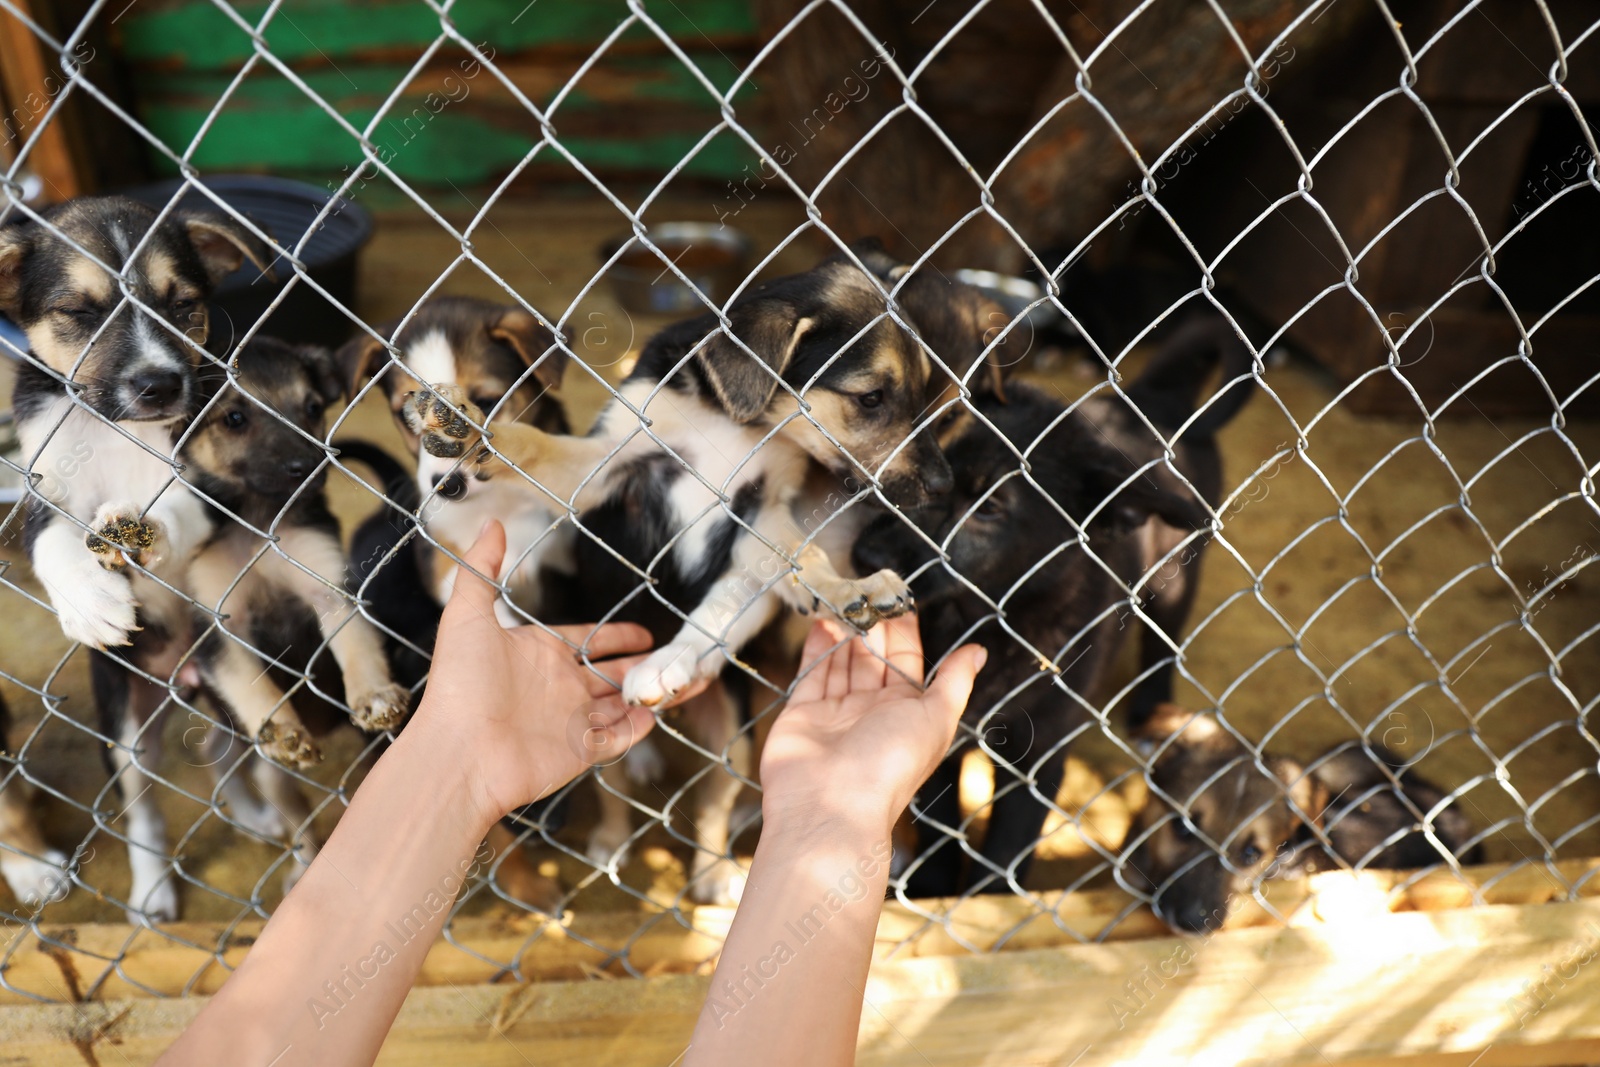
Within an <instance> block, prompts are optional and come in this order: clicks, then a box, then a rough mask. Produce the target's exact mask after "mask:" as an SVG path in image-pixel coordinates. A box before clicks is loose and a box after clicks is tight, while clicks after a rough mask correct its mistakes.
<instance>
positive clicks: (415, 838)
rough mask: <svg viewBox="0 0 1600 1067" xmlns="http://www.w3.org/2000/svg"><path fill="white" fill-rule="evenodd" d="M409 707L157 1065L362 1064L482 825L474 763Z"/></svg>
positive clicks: (468, 867) (467, 865)
mask: <svg viewBox="0 0 1600 1067" xmlns="http://www.w3.org/2000/svg"><path fill="white" fill-rule="evenodd" d="M426 711H428V709H423V710H419V712H418V713H417V716H416V721H414V722H413V724H412V726H411V727H409V728H408V729H407V730H406V732H405V733H404V734H402V735H401V736H400V738H399V740H398V741H397V742H396V743H395V745H394V746H393V747H392V748H391V749H390V750H389V751H388V752H387V753H385V754H384V756H383V757H382V758H381V759H380V760H379V761H378V764H377V766H376V767H374V768H373V771H372V773H371V774H370V775H369V776H368V777H367V780H366V781H365V782H364V783H363V784H362V786H361V788H360V790H358V791H357V793H356V795H355V798H354V800H353V801H352V802H351V805H350V809H349V810H348V811H347V812H345V814H344V817H343V818H342V819H341V820H340V822H339V826H338V828H337V829H336V830H335V831H334V833H333V836H332V837H331V838H330V840H329V841H328V844H327V847H326V848H324V849H323V850H322V852H321V854H320V855H319V856H318V857H317V859H316V861H315V862H314V863H313V864H312V865H311V867H310V869H309V870H308V871H307V872H306V874H305V877H304V878H302V879H301V880H300V884H299V885H297V886H296V887H295V890H294V892H292V893H290V894H289V896H288V897H287V898H286V899H285V900H284V902H283V904H282V905H281V906H280V907H279V909H278V911H277V912H276V913H275V914H274V915H273V917H272V920H271V921H270V922H269V923H268V924H267V926H266V929H265V930H264V931H263V933H262V936H261V938H260V940H259V941H257V942H256V944H255V945H254V946H253V947H252V949H251V951H250V955H249V956H248V957H247V958H246V960H245V962H244V964H243V965H241V966H240V968H239V970H238V972H237V973H236V974H234V975H233V976H232V977H231V978H230V979H229V980H228V982H227V984H226V985H224V986H223V988H222V990H221V992H219V993H218V994H217V995H216V997H215V998H213V1000H212V1002H211V1004H210V1005H208V1006H207V1008H206V1010H205V1011H204V1012H202V1013H201V1015H200V1017H199V1018H198V1019H197V1020H196V1021H195V1023H194V1025H193V1026H191V1027H190V1028H189V1030H188V1031H187V1032H186V1033H185V1034H184V1035H183V1037H182V1038H181V1039H180V1040H179V1041H178V1043H177V1044H175V1045H174V1046H173V1047H172V1048H171V1049H170V1050H169V1051H168V1052H167V1054H166V1056H165V1057H164V1058H163V1060H162V1061H161V1062H162V1063H164V1064H189V1063H196V1064H199V1063H205V1064H212V1063H237V1064H240V1065H242V1067H252V1065H255V1064H260V1065H261V1067H265V1065H266V1064H269V1063H271V1064H273V1065H274V1067H288V1065H290V1064H295V1063H307V1064H312V1063H314V1064H319V1065H340V1067H342V1065H346V1064H352V1065H353V1064H368V1063H371V1062H372V1060H373V1058H374V1057H375V1056H376V1055H377V1051H378V1048H379V1047H380V1046H381V1045H382V1043H383V1038H384V1035H385V1033H387V1031H388V1028H389V1025H390V1023H391V1022H392V1021H393V1019H394V1016H395V1014H396V1013H397V1012H398V1011H399V1009H400V1005H401V1003H402V1002H403V1001H404V999H405V996H406V993H407V991H409V990H410V988H411V984H412V982H413V981H414V980H415V978H416V975H417V972H418V971H419V970H420V969H421V966H422V960H423V958H424V956H426V954H427V951H428V948H429V946H430V945H431V944H432V943H433V941H434V939H435V937H436V936H437V935H438V932H439V930H440V928H441V927H442V926H443V924H444V921H445V918H446V917H447V915H448V913H449V910H450V904H451V902H452V901H453V900H454V898H455V896H456V893H457V892H458V891H459V890H460V888H461V886H462V884H463V882H464V881H465V880H466V879H467V878H468V877H469V876H470V875H472V874H475V873H477V871H478V870H479V869H481V865H482V863H483V860H484V858H485V857H483V856H481V855H479V854H478V852H477V850H478V849H479V846H480V842H481V841H482V838H483V834H484V833H485V831H486V830H487V829H488V821H487V819H486V817H485V815H484V814H483V813H482V810H481V801H480V799H479V795H478V790H477V788H476V786H475V784H474V783H473V781H472V780H471V778H470V775H471V774H472V773H473V769H474V761H473V760H472V759H471V758H469V756H468V754H465V753H460V752H456V751H454V750H453V748H452V747H451V746H452V744H453V742H452V741H451V739H450V736H449V731H447V730H444V729H441V728H437V727H435V725H434V722H435V720H434V717H433V716H432V715H429V714H425V712H426Z"/></svg>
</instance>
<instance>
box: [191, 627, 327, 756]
mask: <svg viewBox="0 0 1600 1067" xmlns="http://www.w3.org/2000/svg"><path fill="white" fill-rule="evenodd" d="M216 640H218V641H220V642H221V650H220V651H219V652H218V653H217V655H216V656H215V657H213V658H212V661H211V662H210V663H208V664H206V666H205V668H204V670H205V675H206V684H207V685H209V686H210V687H211V688H212V690H213V691H215V692H216V693H217V695H218V696H220V697H221V698H222V699H223V700H224V701H226V702H227V704H228V710H229V711H231V712H232V713H233V717H234V719H235V720H236V721H237V722H238V723H239V727H240V729H242V730H243V731H244V733H245V736H247V737H250V738H252V739H253V740H254V741H255V743H256V746H257V747H258V748H259V749H260V751H261V754H262V755H264V756H266V757H267V758H268V759H270V760H273V761H275V762H277V763H281V764H283V765H284V766H285V767H312V766H315V765H316V764H318V763H321V762H322V750H321V749H319V748H318V747H317V745H316V743H315V742H314V741H312V740H311V734H310V732H309V731H307V730H306V727H305V724H304V723H302V722H301V721H300V716H299V714H298V713H296V711H295V710H294V705H292V704H291V703H289V698H288V697H286V696H284V693H283V690H281V689H279V688H278V686H277V683H275V682H274V681H273V680H272V678H271V676H270V675H268V674H267V672H266V669H265V666H264V665H263V664H262V662H261V661H260V660H259V659H257V658H256V657H255V656H253V655H251V654H250V653H249V652H248V651H246V650H245V649H244V648H243V647H242V646H240V645H239V644H238V643H237V642H235V641H234V640H233V638H231V637H227V636H225V635H217V637H216Z"/></svg>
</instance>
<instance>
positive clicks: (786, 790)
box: [761, 615, 988, 837]
mask: <svg viewBox="0 0 1600 1067" xmlns="http://www.w3.org/2000/svg"><path fill="white" fill-rule="evenodd" d="M841 642H843V644H841ZM836 646H837V647H836ZM987 659H988V653H987V652H986V651H985V650H984V649H983V648H982V647H980V646H978V645H966V646H963V647H962V648H959V649H957V650H956V651H955V652H953V653H952V654H951V655H950V657H949V658H948V659H946V660H945V662H944V666H943V668H942V669H941V670H940V671H939V677H938V678H937V679H936V680H935V681H934V683H933V684H932V685H930V686H929V687H928V688H927V689H926V690H924V689H923V688H922V674H923V657H922V639H921V637H920V635H919V633H918V631H917V620H916V618H915V617H914V616H911V615H902V616H901V617H899V618H897V619H891V620H889V621H888V622H885V623H881V624H879V625H878V626H876V627H874V628H873V629H872V630H871V632H869V633H868V634H867V635H866V636H865V637H862V636H857V635H854V634H847V633H846V631H845V630H844V628H843V627H841V626H840V625H839V624H837V623H834V622H832V621H827V620H822V621H818V622H817V623H816V625H815V626H813V627H812V629H811V635H810V637H808V638H807V639H806V647H805V652H804V653H803V654H802V655H801V660H800V662H801V668H800V669H801V674H800V678H799V680H798V681H797V682H796V683H795V688H794V692H793V694H792V695H791V696H790V698H789V706H788V707H787V708H785V709H784V710H783V713H782V714H780V715H779V716H778V719H777V721H776V722H775V723H774V724H773V727H772V733H771V734H770V735H769V736H768V738H767V744H766V748H765V750H764V751H763V752H762V755H761V789H762V795H763V800H762V811H763V816H764V818H765V821H766V824H767V826H768V827H773V826H774V825H777V826H781V827H785V828H791V829H792V828H797V827H802V826H807V825H810V826H821V825H824V824H827V823H830V822H835V821H838V820H840V819H844V820H847V821H850V822H858V821H861V820H865V821H866V822H867V824H868V825H869V826H870V827H871V828H872V829H875V830H878V831H881V832H882V833H883V834H884V836H885V837H886V836H887V834H888V829H889V827H890V826H892V825H893V823H894V820H895V819H896V818H898V817H899V815H900V812H902V811H904V810H905V808H906V805H908V804H909V803H911V798H912V796H913V795H914V794H915V793H916V791H917V787H918V786H920V785H921V784H922V783H923V782H924V781H926V780H927V778H928V775H930V774H932V773H933V769H934V768H935V767H936V766H938V763H939V761H940V760H941V759H943V758H944V754H945V752H946V751H947V750H948V749H949V747H950V740H951V738H952V737H954V736H955V730H956V723H957V722H958V721H959V720H960V718H961V712H962V709H964V708H965V707H966V705H967V698H968V697H969V696H970V695H971V693H972V684H973V678H974V676H975V675H976V674H977V673H978V671H979V670H980V669H982V667H983V664H984V662H985V661H986V660H987Z"/></svg>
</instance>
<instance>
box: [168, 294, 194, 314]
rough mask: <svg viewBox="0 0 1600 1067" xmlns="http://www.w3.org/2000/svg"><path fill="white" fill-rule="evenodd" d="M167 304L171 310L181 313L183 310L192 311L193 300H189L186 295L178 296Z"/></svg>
mask: <svg viewBox="0 0 1600 1067" xmlns="http://www.w3.org/2000/svg"><path fill="white" fill-rule="evenodd" d="M167 306H168V307H170V308H171V309H172V310H173V311H175V312H177V313H178V314H180V315H181V314H183V313H184V312H185V311H193V310H194V301H193V300H190V299H189V298H188V297H179V298H178V299H176V300H174V301H172V302H171V303H170V304H169V305H167Z"/></svg>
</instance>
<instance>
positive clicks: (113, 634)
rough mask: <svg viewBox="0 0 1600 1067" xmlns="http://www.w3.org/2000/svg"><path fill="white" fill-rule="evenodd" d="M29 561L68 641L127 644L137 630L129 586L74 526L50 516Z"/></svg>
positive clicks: (99, 645) (106, 645)
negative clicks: (101, 560)
mask: <svg viewBox="0 0 1600 1067" xmlns="http://www.w3.org/2000/svg"><path fill="white" fill-rule="evenodd" d="M118 558H119V559H120V558H121V557H120V556H119V557H118ZM32 562H33V572H34V574H36V575H37V576H38V578H39V581H40V582H41V583H42V584H43V585H44V588H45V592H46V593H47V594H48V595H49V597H50V604H51V606H52V607H54V608H55V610H56V618H57V620H58V621H59V622H60V624H61V631H62V632H63V633H65V634H66V635H67V637H68V639H70V640H73V641H77V642H80V643H82V644H85V645H88V646H89V647H90V648H110V647H112V646H115V645H126V644H128V643H129V640H130V639H131V637H132V635H133V633H134V631H135V630H137V628H138V618H137V613H138V606H139V602H138V600H137V599H135V597H134V595H133V585H132V583H130V582H129V581H128V576H127V575H126V574H125V573H123V572H122V571H120V570H113V569H107V568H105V567H102V566H101V565H100V563H99V561H98V558H97V557H96V556H95V554H94V553H92V552H90V551H88V550H87V549H86V548H85V545H84V537H83V531H82V530H81V529H80V528H79V527H77V526H76V525H74V524H73V523H71V522H68V521H67V520H66V519H64V518H61V517H59V516H58V517H54V518H51V519H50V520H49V521H48V522H47V523H46V525H45V528H44V529H43V530H41V531H40V532H39V536H38V538H37V539H36V540H35V541H34V544H33V551H32Z"/></svg>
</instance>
